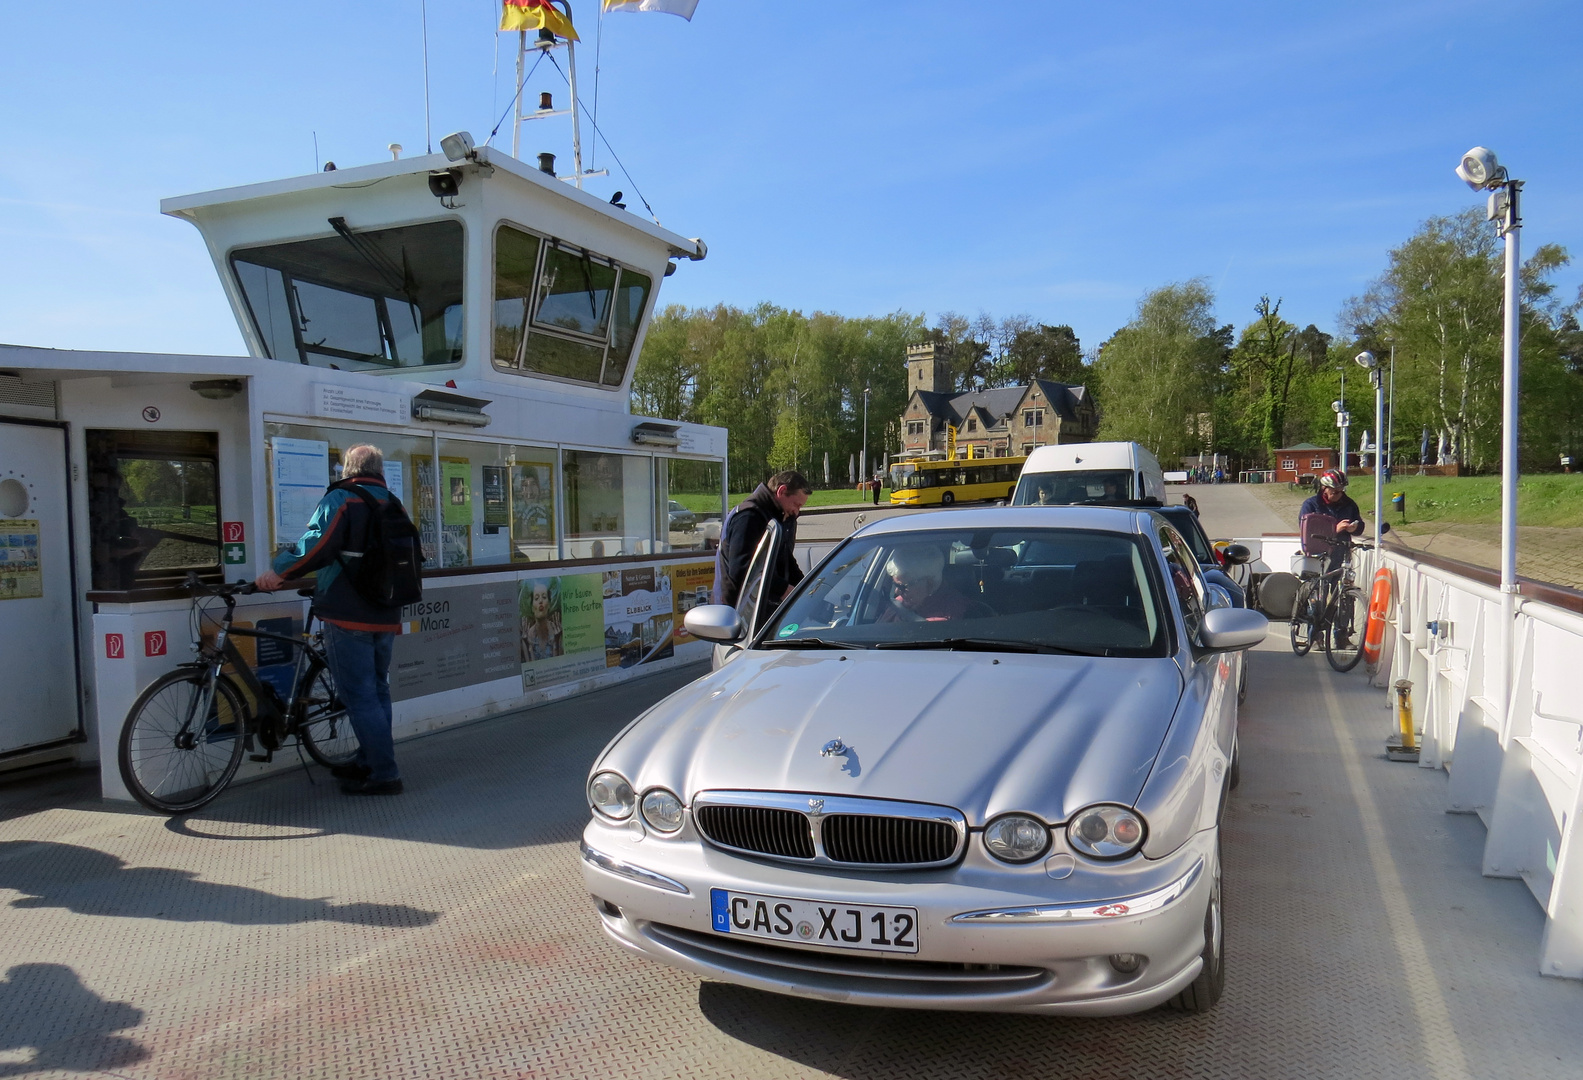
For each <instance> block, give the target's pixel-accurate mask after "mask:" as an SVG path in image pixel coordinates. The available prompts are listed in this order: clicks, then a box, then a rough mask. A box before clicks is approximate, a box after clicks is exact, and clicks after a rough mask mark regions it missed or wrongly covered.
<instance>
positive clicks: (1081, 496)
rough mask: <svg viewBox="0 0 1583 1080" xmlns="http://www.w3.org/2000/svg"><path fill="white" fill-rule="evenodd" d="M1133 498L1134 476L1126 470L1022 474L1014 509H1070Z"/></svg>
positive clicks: (1014, 499)
mask: <svg viewBox="0 0 1583 1080" xmlns="http://www.w3.org/2000/svg"><path fill="white" fill-rule="evenodd" d="M1130 498H1132V473H1131V472H1129V471H1128V470H1126V469H1089V470H1078V471H1072V472H1051V473H1028V472H1024V473H1023V474H1022V483H1020V484H1018V485H1017V493H1016V495H1015V497H1014V498H1013V499H1012V505H1013V506H1067V505H1070V504H1071V503H1081V502H1117V501H1120V500H1122V499H1130Z"/></svg>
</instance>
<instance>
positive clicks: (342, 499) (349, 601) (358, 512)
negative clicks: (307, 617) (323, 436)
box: [255, 446, 402, 795]
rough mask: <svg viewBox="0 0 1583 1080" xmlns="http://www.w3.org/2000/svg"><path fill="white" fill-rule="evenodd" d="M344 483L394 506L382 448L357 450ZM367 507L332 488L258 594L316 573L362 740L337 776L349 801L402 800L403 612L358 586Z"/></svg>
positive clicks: (336, 666)
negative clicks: (393, 661) (397, 685)
mask: <svg viewBox="0 0 1583 1080" xmlns="http://www.w3.org/2000/svg"><path fill="white" fill-rule="evenodd" d="M341 479H342V480H343V481H344V482H345V484H355V485H357V487H358V488H359V489H361V490H363V491H367V492H368V493H369V494H370V495H372V496H373V497H374V498H375V499H378V500H379V501H380V502H384V501H386V500H388V499H393V498H395V496H393V495H392V494H391V493H390V491H389V489H388V488H386V487H385V457H384V454H382V453H381V452H380V450H379V448H378V447H377V446H353V447H351V448H349V449H348V450H347V451H346V454H345V456H344V457H343V459H342V462H341ZM372 512H373V511H372V509H371V508H370V507H369V505H368V504H367V503H366V502H364V501H363V499H362V498H361V497H360V496H358V494H357V493H356V492H354V491H348V490H347V489H346V487H345V486H342V485H337V486H335V487H332V488H331V489H330V490H329V491H328V492H326V493H325V496H324V498H323V499H322V500H320V502H319V507H318V509H317V510H315V511H314V512H313V517H312V518H311V519H310V520H309V521H308V531H307V532H305V533H303V535H302V539H301V540H299V541H297V543H296V544H295V545H293V546H292V547H289V548H284V549H282V550H281V551H280V552H279V553H278V554H276V556H275V559H274V564H273V568H272V569H270V570H267V571H265V572H264V573H262V574H260V575H259V576H258V580H257V581H256V582H255V584H256V585H257V586H258V587H259V588H260V589H265V590H268V591H271V592H272V591H274V590H275V589H278V588H280V587H281V585H282V584H283V583H284V582H285V581H286V580H287V579H290V578H299V577H303V576H304V575H307V574H313V573H315V572H316V573H317V582H316V584H315V587H314V593H313V606H314V611H315V612H316V613H317V614H318V616H319V619H320V621H321V622H323V623H324V651H325V655H326V657H327V658H328V659H329V661H330V674H331V675H332V676H334V679H335V689H336V694H337V695H338V696H339V697H340V699H341V704H343V705H344V706H346V716H347V719H348V720H350V721H351V724H352V730H353V731H355V732H356V733H357V742H358V751H357V760H356V761H355V762H354V763H352V764H348V765H340V766H337V767H335V768H333V769H331V770H330V771H331V773H333V774H334V775H335V776H337V777H338V778H340V780H341V782H342V783H341V790H342V791H344V792H346V793H347V794H348V795H399V794H400V793H401V789H402V784H401V772H400V770H399V769H397V768H396V750H395V743H394V740H393V738H392V736H391V709H390V654H391V650H392V649H393V648H394V646H395V641H396V631H397V630H398V629H399V628H400V622H401V609H400V608H397V607H381V606H379V605H377V604H373V603H370V602H369V601H368V600H367V599H366V598H364V597H363V595H362V594H361V593H359V592H358V591H357V589H356V587H355V586H354V584H353V581H354V575H355V574H356V572H357V560H358V559H360V558H362V553H363V549H364V547H365V546H366V544H367V540H368V531H369V515H370V514H371V513H372Z"/></svg>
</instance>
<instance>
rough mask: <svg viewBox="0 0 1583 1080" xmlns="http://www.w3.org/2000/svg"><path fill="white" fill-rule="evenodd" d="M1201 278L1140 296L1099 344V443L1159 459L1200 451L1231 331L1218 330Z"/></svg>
mask: <svg viewBox="0 0 1583 1080" xmlns="http://www.w3.org/2000/svg"><path fill="white" fill-rule="evenodd" d="M1214 303H1215V298H1214V294H1213V292H1211V291H1210V288H1209V285H1208V283H1207V282H1206V281H1205V280H1204V279H1202V278H1194V279H1193V280H1191V281H1187V282H1182V283H1180V284H1175V285H1166V286H1163V287H1162V288H1159V289H1155V290H1154V291H1153V292H1149V293H1146V294H1144V296H1143V298H1142V299H1141V300H1139V301H1138V310H1137V314H1135V315H1134V316H1133V318H1132V321H1130V322H1129V323H1127V325H1126V326H1124V327H1122V328H1121V329H1120V330H1118V331H1116V333H1115V335H1114V336H1113V337H1112V338H1111V339H1110V340H1109V341H1107V342H1106V343H1105V344H1104V345H1102V346H1100V350H1099V356H1098V358H1097V359H1096V360H1095V362H1094V365H1093V366H1094V373H1095V375H1096V376H1097V382H1098V390H1099V394H1098V400H1099V402H1100V407H1101V409H1102V411H1103V419H1102V420H1101V422H1100V438H1102V439H1120V440H1134V441H1137V442H1140V443H1142V444H1143V445H1144V446H1146V447H1148V448H1149V449H1150V450H1151V451H1153V452H1154V454H1155V455H1156V456H1157V457H1159V458H1161V459H1162V460H1167V461H1169V460H1175V459H1177V458H1179V457H1181V456H1182V455H1183V454H1184V453H1186V452H1188V451H1189V450H1191V449H1198V448H1200V447H1201V446H1202V444H1203V440H1204V436H1205V433H1204V431H1203V428H1204V426H1205V425H1204V424H1202V423H1201V422H1200V419H1201V417H1202V416H1203V414H1205V413H1206V412H1209V411H1210V410H1209V405H1210V402H1211V390H1212V385H1213V382H1214V375H1215V373H1216V371H1217V370H1218V369H1219V368H1220V367H1221V365H1223V364H1224V363H1225V359H1226V354H1227V352H1228V349H1229V346H1230V337H1231V329H1230V327H1217V326H1216V325H1215V319H1214Z"/></svg>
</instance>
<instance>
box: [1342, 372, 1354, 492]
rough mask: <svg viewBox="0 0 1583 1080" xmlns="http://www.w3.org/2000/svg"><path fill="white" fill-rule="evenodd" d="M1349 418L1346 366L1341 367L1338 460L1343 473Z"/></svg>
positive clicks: (1345, 464) (1345, 463) (1344, 471)
mask: <svg viewBox="0 0 1583 1080" xmlns="http://www.w3.org/2000/svg"><path fill="white" fill-rule="evenodd" d="M1350 419H1351V417H1350V416H1348V415H1347V369H1346V368H1342V369H1341V462H1340V465H1341V471H1342V473H1343V474H1345V473H1346V471H1347V421H1348V420H1350Z"/></svg>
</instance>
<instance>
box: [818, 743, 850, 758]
mask: <svg viewBox="0 0 1583 1080" xmlns="http://www.w3.org/2000/svg"><path fill="white" fill-rule="evenodd" d="M844 753H846V743H844V742H842V741H841V740H840V739H831V740H830V741H829V742H827V743H825V744H824V749H822V750H820V751H819V756H820V757H840V756H841V755H842V754H844Z"/></svg>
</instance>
